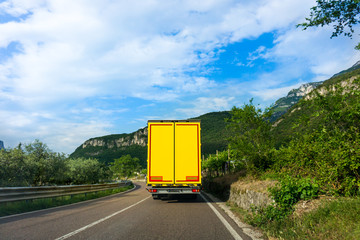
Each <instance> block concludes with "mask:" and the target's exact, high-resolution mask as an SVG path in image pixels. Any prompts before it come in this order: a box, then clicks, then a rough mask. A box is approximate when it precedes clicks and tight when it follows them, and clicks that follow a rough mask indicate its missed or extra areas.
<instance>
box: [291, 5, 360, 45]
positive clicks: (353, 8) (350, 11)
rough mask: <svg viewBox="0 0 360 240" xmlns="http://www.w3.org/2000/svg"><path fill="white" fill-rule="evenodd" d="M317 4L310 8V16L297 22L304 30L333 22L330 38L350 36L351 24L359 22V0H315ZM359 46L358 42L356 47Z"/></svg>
mask: <svg viewBox="0 0 360 240" xmlns="http://www.w3.org/2000/svg"><path fill="white" fill-rule="evenodd" d="M316 2H317V5H316V6H314V7H312V8H311V12H310V17H309V18H306V21H307V22H305V23H301V24H298V26H301V27H304V30H305V29H307V28H308V27H313V26H321V27H323V26H325V25H329V24H332V23H334V25H333V26H334V32H333V33H332V36H331V38H333V37H337V36H339V35H341V34H344V35H345V36H348V37H351V36H352V34H353V33H354V29H353V26H354V25H356V24H358V23H360V18H359V16H358V15H359V13H360V3H359V0H340V1H339V0H317V1H316ZM356 48H357V49H359V48H360V43H359V45H358V46H357V47H356Z"/></svg>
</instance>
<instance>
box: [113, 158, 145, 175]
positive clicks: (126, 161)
mask: <svg viewBox="0 0 360 240" xmlns="http://www.w3.org/2000/svg"><path fill="white" fill-rule="evenodd" d="M110 169H111V170H112V172H113V173H114V175H115V176H118V177H120V178H126V179H127V178H129V177H130V176H132V175H133V174H134V172H135V171H138V170H140V164H139V159H138V158H132V157H131V156H130V155H125V156H122V157H120V158H118V159H115V160H114V163H113V164H112V165H111V167H110Z"/></svg>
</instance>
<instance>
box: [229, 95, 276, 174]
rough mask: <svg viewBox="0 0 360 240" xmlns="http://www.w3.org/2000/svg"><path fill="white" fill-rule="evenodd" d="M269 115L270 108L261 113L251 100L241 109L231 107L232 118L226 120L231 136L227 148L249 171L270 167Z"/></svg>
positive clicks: (270, 138)
mask: <svg viewBox="0 0 360 240" xmlns="http://www.w3.org/2000/svg"><path fill="white" fill-rule="evenodd" d="M271 114H272V111H271V110H270V108H267V109H266V110H265V111H262V110H261V109H260V108H256V107H255V106H254V104H253V102H252V99H251V100H250V103H249V104H245V105H244V106H243V107H242V108H237V107H233V108H232V110H231V115H232V116H231V118H230V119H227V121H228V122H229V129H230V130H231V134H232V136H231V137H230V138H229V148H230V149H231V150H232V151H233V154H234V157H235V158H236V159H240V160H242V161H243V162H244V165H245V166H246V167H247V169H249V170H255V171H259V170H260V171H262V170H265V169H267V168H268V167H269V166H270V165H271V157H270V156H269V155H270V154H271V149H272V147H273V140H272V136H271V132H270V130H271V124H270V120H269V119H270V117H271Z"/></svg>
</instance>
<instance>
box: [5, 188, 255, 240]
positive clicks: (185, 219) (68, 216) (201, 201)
mask: <svg viewBox="0 0 360 240" xmlns="http://www.w3.org/2000/svg"><path fill="white" fill-rule="evenodd" d="M135 186H136V188H135V189H134V190H132V191H128V192H126V193H122V194H117V195H112V196H109V197H105V198H101V199H96V200H92V201H88V202H82V203H78V204H73V205H68V206H63V207H59V208H53V209H47V210H42V211H36V212H32V213H28V214H20V215H15V216H10V217H2V218H0V236H1V239H67V238H68V239H142V240H144V239H251V237H249V236H247V235H246V234H245V233H244V232H243V231H242V229H240V228H239V227H238V226H237V225H236V224H235V223H234V222H233V220H232V219H231V218H229V217H228V216H227V215H226V214H224V212H223V211H222V210H221V209H219V208H218V207H217V205H216V204H215V203H209V202H208V200H205V199H206V197H205V196H198V199H197V200H191V199H186V198H182V199H167V200H153V199H152V198H151V195H149V193H147V191H146V190H145V184H144V183H137V184H135ZM210 205H211V206H210Z"/></svg>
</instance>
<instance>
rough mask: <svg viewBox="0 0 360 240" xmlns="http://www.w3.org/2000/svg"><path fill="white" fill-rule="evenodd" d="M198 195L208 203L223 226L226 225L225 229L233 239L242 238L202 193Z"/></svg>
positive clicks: (239, 239)
mask: <svg viewBox="0 0 360 240" xmlns="http://www.w3.org/2000/svg"><path fill="white" fill-rule="evenodd" d="M200 196H201V197H202V198H203V199H204V201H205V202H206V203H207V204H208V205H209V207H210V208H211V210H213V212H214V213H215V214H216V216H217V217H218V218H219V219H220V221H221V222H222V223H223V224H224V226H225V227H226V229H227V230H228V231H229V232H230V234H231V235H232V236H233V237H234V239H236V240H243V239H242V238H241V237H240V235H239V234H238V233H237V232H236V231H235V230H234V228H233V227H232V226H231V225H230V224H229V222H228V221H226V219H225V218H224V217H223V216H222V215H221V214H220V213H219V211H218V210H216V208H215V207H214V206H213V205H212V204H211V203H210V202H209V201H208V200H207V199H206V198H205V197H204V196H203V195H202V194H200Z"/></svg>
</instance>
